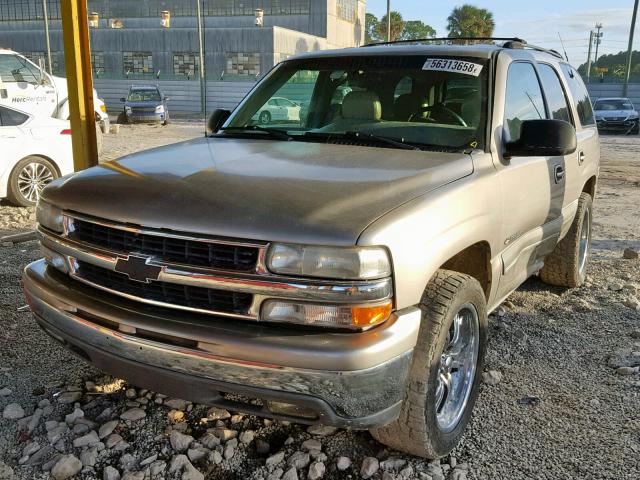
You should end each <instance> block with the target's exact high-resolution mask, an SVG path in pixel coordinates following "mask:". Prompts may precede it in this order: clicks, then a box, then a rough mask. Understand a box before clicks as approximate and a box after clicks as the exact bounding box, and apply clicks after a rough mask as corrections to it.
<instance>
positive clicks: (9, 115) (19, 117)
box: [0, 107, 29, 127]
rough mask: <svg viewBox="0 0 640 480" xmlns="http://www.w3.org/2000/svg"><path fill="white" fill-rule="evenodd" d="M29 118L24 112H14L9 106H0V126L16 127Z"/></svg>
mask: <svg viewBox="0 0 640 480" xmlns="http://www.w3.org/2000/svg"><path fill="white" fill-rule="evenodd" d="M28 119H29V116H28V115H25V114H24V113H20V112H16V111H15V110H11V109H9V108H5V107H0V126H3V127H16V126H18V125H22V124H23V123H24V122H26V121H27V120H28Z"/></svg>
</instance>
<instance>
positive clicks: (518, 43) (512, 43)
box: [502, 40, 564, 60]
mask: <svg viewBox="0 0 640 480" xmlns="http://www.w3.org/2000/svg"><path fill="white" fill-rule="evenodd" d="M502 48H528V49H530V50H535V51H536V52H544V53H548V54H549V55H553V56H554V57H557V58H560V59H562V60H564V57H563V56H562V54H561V53H560V52H558V51H557V50H554V49H552V48H544V47H539V46H538V45H532V44H531V43H527V42H525V41H524V40H509V41H507V42H505V43H504V44H503V45H502Z"/></svg>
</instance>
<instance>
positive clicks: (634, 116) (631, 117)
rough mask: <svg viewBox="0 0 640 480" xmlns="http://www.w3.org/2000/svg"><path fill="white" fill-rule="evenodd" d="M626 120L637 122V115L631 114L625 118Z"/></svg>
mask: <svg viewBox="0 0 640 480" xmlns="http://www.w3.org/2000/svg"><path fill="white" fill-rule="evenodd" d="M627 120H638V114H637V113H632V114H631V115H629V116H628V117H627Z"/></svg>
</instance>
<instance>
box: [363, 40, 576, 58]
mask: <svg viewBox="0 0 640 480" xmlns="http://www.w3.org/2000/svg"><path fill="white" fill-rule="evenodd" d="M459 41H463V42H465V41H466V42H470V41H473V42H477V41H481V42H504V43H503V44H502V45H501V46H502V48H520V49H524V48H528V49H531V50H535V51H537V52H545V53H548V54H550V55H553V56H554V57H557V58H561V59H564V57H563V56H562V54H561V53H560V52H558V51H557V50H553V49H551V48H543V47H539V46H537V45H532V44H530V43H527V41H526V40H523V39H522V38H518V37H440V38H418V39H412V40H394V41H392V42H378V43H368V44H366V45H363V47H375V46H378V45H402V44H407V43H433V42H447V43H451V42H459Z"/></svg>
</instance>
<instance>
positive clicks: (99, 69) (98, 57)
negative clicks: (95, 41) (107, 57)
mask: <svg viewBox="0 0 640 480" xmlns="http://www.w3.org/2000/svg"><path fill="white" fill-rule="evenodd" d="M91 66H92V67H93V71H94V73H104V54H103V53H102V52H91Z"/></svg>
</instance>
